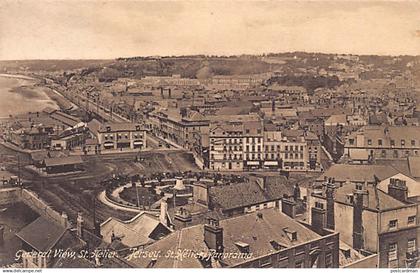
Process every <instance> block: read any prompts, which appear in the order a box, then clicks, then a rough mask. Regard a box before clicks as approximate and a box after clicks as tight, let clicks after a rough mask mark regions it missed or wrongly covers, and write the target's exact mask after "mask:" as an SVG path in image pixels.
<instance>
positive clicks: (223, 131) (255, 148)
mask: <svg viewBox="0 0 420 273" xmlns="http://www.w3.org/2000/svg"><path fill="white" fill-rule="evenodd" d="M209 143H210V151H209V156H210V160H209V161H210V166H209V167H210V169H213V170H236V171H242V170H243V169H244V168H246V169H252V168H259V167H260V166H261V162H262V160H263V130H262V121H261V119H260V118H259V117H258V116H257V115H242V116H240V115H239V116H224V117H221V120H219V121H214V122H212V123H211V124H210V134H209Z"/></svg>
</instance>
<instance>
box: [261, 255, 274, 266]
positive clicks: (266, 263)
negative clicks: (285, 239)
mask: <svg viewBox="0 0 420 273" xmlns="http://www.w3.org/2000/svg"><path fill="white" fill-rule="evenodd" d="M270 265H271V256H268V257H264V258H261V260H260V266H261V267H266V266H270Z"/></svg>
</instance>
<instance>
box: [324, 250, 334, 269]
mask: <svg viewBox="0 0 420 273" xmlns="http://www.w3.org/2000/svg"><path fill="white" fill-rule="evenodd" d="M332 266H333V260H332V253H331V252H327V253H326V254H325V267H326V268H331V267H332Z"/></svg>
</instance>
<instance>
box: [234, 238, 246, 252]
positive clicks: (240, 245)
mask: <svg viewBox="0 0 420 273" xmlns="http://www.w3.org/2000/svg"><path fill="white" fill-rule="evenodd" d="M235 245H236V246H237V247H238V249H239V251H240V252H241V253H249V244H247V243H244V242H240V241H239V242H235Z"/></svg>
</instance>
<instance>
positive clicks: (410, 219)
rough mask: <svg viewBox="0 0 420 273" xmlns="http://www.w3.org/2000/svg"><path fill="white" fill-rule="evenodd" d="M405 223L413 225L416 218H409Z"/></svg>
mask: <svg viewBox="0 0 420 273" xmlns="http://www.w3.org/2000/svg"><path fill="white" fill-rule="evenodd" d="M407 223H408V224H409V225H414V224H415V223H416V216H409V217H408V221H407Z"/></svg>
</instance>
